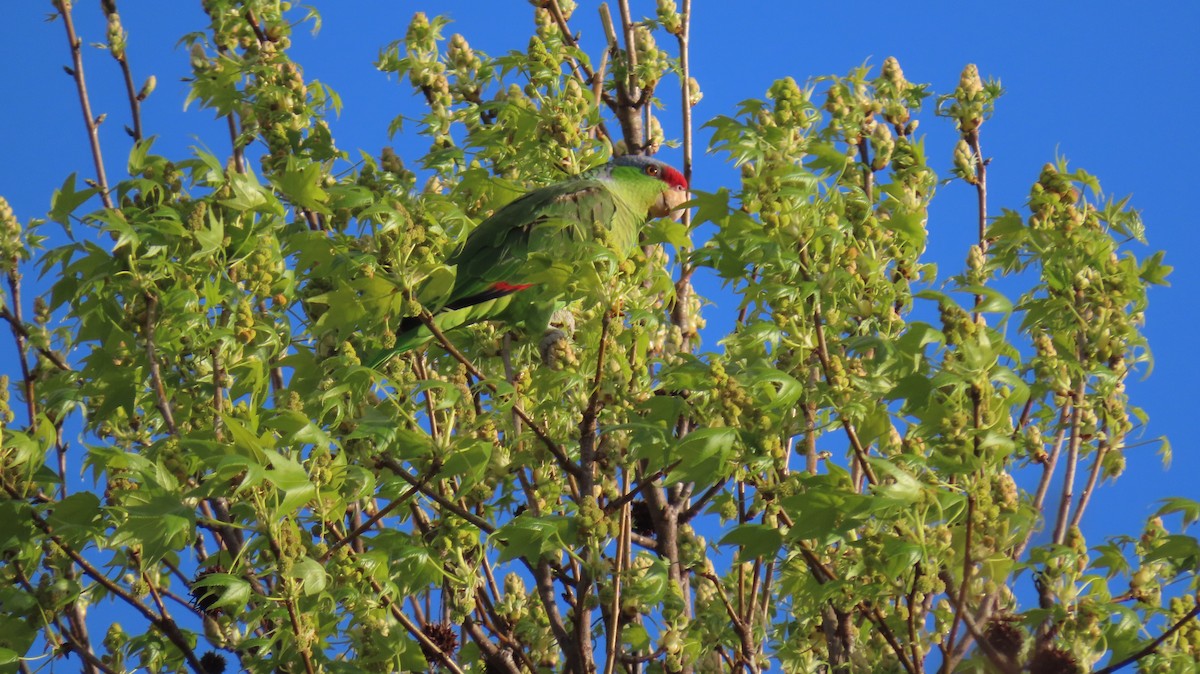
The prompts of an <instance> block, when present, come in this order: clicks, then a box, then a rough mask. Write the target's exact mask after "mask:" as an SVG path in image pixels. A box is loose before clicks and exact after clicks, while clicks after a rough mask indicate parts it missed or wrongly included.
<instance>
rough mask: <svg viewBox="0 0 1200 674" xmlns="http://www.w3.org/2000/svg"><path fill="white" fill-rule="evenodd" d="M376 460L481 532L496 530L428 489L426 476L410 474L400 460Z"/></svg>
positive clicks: (481, 519)
mask: <svg viewBox="0 0 1200 674" xmlns="http://www.w3.org/2000/svg"><path fill="white" fill-rule="evenodd" d="M377 461H378V463H379V465H381V466H384V467H386V468H388V469H389V470H391V471H392V472H393V473H395V474H396V476H397V477H399V478H400V479H401V480H404V481H405V482H407V483H408V484H409V485H411V486H412V487H413V488H415V489H416V490H417V491H419V492H421V494H423V495H424V496H427V497H429V498H430V499H432V500H433V501H434V502H435V503H437V504H438V505H440V506H442V507H443V508H445V509H446V510H448V511H450V512H452V513H454V514H455V515H458V516H459V517H461V518H463V519H464V520H466V521H468V522H470V523H471V524H474V525H475V527H476V528H477V529H479V530H480V531H482V532H483V533H485V534H491V533H494V532H495V531H496V527H494V526H492V525H491V524H489V523H488V522H487V520H484V519H483V518H481V517H479V516H478V515H476V514H474V513H472V512H471V511H469V510H467V509H465V508H463V507H462V506H460V505H458V504H457V503H455V502H454V501H451V500H450V499H448V498H446V497H445V496H442V495H441V494H439V493H437V491H435V490H433V489H430V488H429V485H428V484H426V481H425V480H426V479H427V478H425V479H417V478H415V477H413V476H412V475H410V474H409V473H408V471H407V470H404V466H403V465H401V464H400V462H399V461H397V460H396V459H393V458H391V457H380V458H379V459H377Z"/></svg>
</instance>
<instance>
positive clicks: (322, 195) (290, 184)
mask: <svg viewBox="0 0 1200 674" xmlns="http://www.w3.org/2000/svg"><path fill="white" fill-rule="evenodd" d="M298 163H299V160H297V159H296V158H295V157H289V158H288V166H287V169H286V170H284V172H283V173H282V174H281V175H278V176H277V177H275V178H273V179H272V181H271V182H272V183H274V185H275V187H276V188H278V189H279V192H280V193H281V194H283V196H284V197H285V198H286V199H287V200H288V201H290V202H292V203H293V204H295V205H296V206H297V207H299V208H303V209H307V210H310V211H314V212H317V213H328V212H329V209H328V208H327V207H326V205H325V203H326V202H327V201H329V194H328V193H326V192H325V190H324V189H323V188H322V187H321V181H322V180H323V179H324V177H325V170H324V168H323V167H322V166H321V164H319V163H317V162H309V163H308V164H306V165H305V166H304V167H303V168H297V166H296V165H297V164H298Z"/></svg>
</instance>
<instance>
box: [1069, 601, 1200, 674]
mask: <svg viewBox="0 0 1200 674" xmlns="http://www.w3.org/2000/svg"><path fill="white" fill-rule="evenodd" d="M1197 617H1200V596H1197V597H1196V605H1195V606H1193V607H1192V610H1190V611H1188V612H1187V615H1185V616H1183V617H1182V618H1180V619H1179V620H1178V621H1176V622H1175V624H1174V625H1171V626H1170V627H1169V628H1167V630H1166V631H1165V632H1163V633H1162V634H1160V635H1158V638H1157V639H1155V640H1154V641H1151V642H1150V643H1148V644H1146V646H1145V647H1144V648H1142V649H1141V650H1139V651H1138V652H1136V653H1132V654H1130V655H1129V656H1128V657H1126V658H1125V659H1123V660H1121V661H1119V662H1114V663H1113V664H1111V665H1108V666H1107V667H1105V668H1103V669H1098V670H1096V671H1095V672H1094V673H1093V674H1111V673H1112V672H1115V671H1117V670H1118V669H1121V668H1122V667H1124V666H1126V665H1129V664H1132V663H1134V662H1137V661H1138V660H1141V659H1142V658H1144V657H1146V656H1147V655H1150V654H1151V653H1153V652H1155V651H1157V650H1158V647H1159V646H1160V645H1161V644H1162V642H1164V641H1166V640H1167V639H1169V638H1171V635H1172V634H1175V633H1176V632H1178V631H1179V630H1181V629H1183V626H1184V625H1186V624H1188V622H1190V621H1192V620H1194V619H1196V618H1197Z"/></svg>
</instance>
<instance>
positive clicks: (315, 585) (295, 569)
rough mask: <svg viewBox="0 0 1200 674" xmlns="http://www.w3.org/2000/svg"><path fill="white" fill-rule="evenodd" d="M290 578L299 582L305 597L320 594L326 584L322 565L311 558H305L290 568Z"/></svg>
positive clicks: (326, 577)
mask: <svg viewBox="0 0 1200 674" xmlns="http://www.w3.org/2000/svg"><path fill="white" fill-rule="evenodd" d="M292 578H295V579H296V580H299V581H300V584H301V587H303V588H304V595H305V596H309V595H314V594H317V593H319V592H321V591H322V590H324V589H325V584H326V583H327V582H328V576H326V575H325V567H324V565H322V564H321V563H320V562H318V561H317V560H315V559H313V558H312V557H305V558H304V559H302V560H300V561H299V562H297V563H296V564H295V565H293V566H292Z"/></svg>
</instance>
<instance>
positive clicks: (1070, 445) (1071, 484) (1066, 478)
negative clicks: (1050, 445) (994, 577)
mask: <svg viewBox="0 0 1200 674" xmlns="http://www.w3.org/2000/svg"><path fill="white" fill-rule="evenodd" d="M1086 391H1087V380H1086V379H1085V378H1084V377H1080V378H1079V384H1078V385H1076V387H1075V398H1074V400H1073V401H1072V402H1073V404H1072V407H1071V422H1070V424H1071V425H1070V440H1069V441H1068V442H1067V467H1066V471H1065V473H1064V474H1063V485H1062V494H1061V496H1059V499H1058V517H1057V518H1056V520H1055V523H1054V538H1053V540H1054V542H1055V543H1058V544H1060V545H1061V544H1062V542H1063V541H1064V540H1066V537H1067V521H1068V520H1067V516H1068V515H1069V514H1070V510H1071V499H1072V497H1073V496H1074V494H1075V470H1076V469H1077V468H1078V466H1079V445H1080V443H1081V442H1082V438H1081V437H1080V434H1079V423H1080V417H1081V416H1082V414H1081V411H1080V407H1081V406H1082V403H1083V396H1084V393H1085V392H1086Z"/></svg>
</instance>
